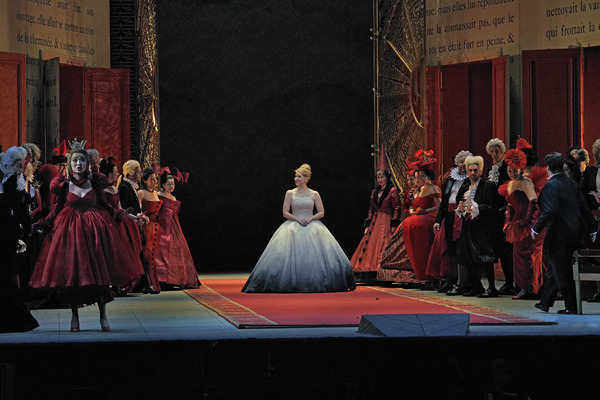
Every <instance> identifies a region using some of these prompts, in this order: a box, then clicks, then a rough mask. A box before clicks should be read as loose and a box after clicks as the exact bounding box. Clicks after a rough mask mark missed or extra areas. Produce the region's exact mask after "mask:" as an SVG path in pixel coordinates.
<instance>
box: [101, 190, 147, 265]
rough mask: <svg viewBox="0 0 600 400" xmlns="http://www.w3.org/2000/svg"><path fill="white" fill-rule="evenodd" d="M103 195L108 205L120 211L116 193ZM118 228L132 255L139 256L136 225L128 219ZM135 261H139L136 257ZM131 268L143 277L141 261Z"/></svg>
mask: <svg viewBox="0 0 600 400" xmlns="http://www.w3.org/2000/svg"><path fill="white" fill-rule="evenodd" d="M104 195H105V196H106V201H107V202H108V204H110V205H111V206H112V207H113V208H116V209H117V210H119V209H121V206H120V204H119V193H118V192H117V193H111V192H106V191H105V192H104ZM119 228H120V229H121V233H122V234H123V237H125V238H127V243H128V244H129V245H131V247H132V249H133V253H134V254H140V253H141V252H142V237H141V236H140V229H139V228H138V226H137V225H136V223H135V221H133V220H132V219H129V218H123V223H122V224H120V225H119ZM137 259H138V260H139V257H137ZM132 268H135V269H136V271H137V272H139V274H140V276H141V275H144V267H143V266H142V262H141V260H140V261H139V262H137V263H135V265H133V266H132Z"/></svg>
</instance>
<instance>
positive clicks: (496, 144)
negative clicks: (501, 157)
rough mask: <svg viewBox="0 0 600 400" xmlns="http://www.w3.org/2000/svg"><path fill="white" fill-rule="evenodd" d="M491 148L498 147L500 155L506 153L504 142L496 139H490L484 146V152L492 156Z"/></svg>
mask: <svg viewBox="0 0 600 400" xmlns="http://www.w3.org/2000/svg"><path fill="white" fill-rule="evenodd" d="M492 147H498V148H499V149H500V151H501V152H502V153H506V146H505V145H504V142H503V141H502V140H500V139H498V138H493V139H490V141H489V142H487V144H486V145H485V151H486V152H487V153H488V154H492Z"/></svg>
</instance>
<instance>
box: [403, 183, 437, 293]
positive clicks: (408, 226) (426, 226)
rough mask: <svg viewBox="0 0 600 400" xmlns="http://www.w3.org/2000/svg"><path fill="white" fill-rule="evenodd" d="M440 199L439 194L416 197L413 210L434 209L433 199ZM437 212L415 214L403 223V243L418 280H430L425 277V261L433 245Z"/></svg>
mask: <svg viewBox="0 0 600 400" xmlns="http://www.w3.org/2000/svg"><path fill="white" fill-rule="evenodd" d="M439 198H440V193H432V194H430V195H427V196H425V197H417V198H416V199H415V201H414V203H413V208H414V209H417V208H421V209H423V210H426V209H428V208H432V207H435V199H439ZM436 215H437V211H435V212H429V213H426V214H415V215H413V216H412V217H410V218H407V219H406V221H405V222H404V243H405V245H406V252H407V253H408V258H409V260H410V265H411V266H412V268H413V271H414V272H415V276H416V278H417V279H418V280H421V281H423V280H426V279H428V278H431V277H430V276H428V275H427V273H426V270H427V261H428V259H429V253H430V251H431V245H432V244H433V239H434V236H435V235H434V233H433V224H434V223H435V217H436Z"/></svg>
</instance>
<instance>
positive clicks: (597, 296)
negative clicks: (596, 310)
mask: <svg viewBox="0 0 600 400" xmlns="http://www.w3.org/2000/svg"><path fill="white" fill-rule="evenodd" d="M587 301H588V303H600V292H598V293H596V294H595V295H593V296H592V297H590V298H589V299H588V300H587Z"/></svg>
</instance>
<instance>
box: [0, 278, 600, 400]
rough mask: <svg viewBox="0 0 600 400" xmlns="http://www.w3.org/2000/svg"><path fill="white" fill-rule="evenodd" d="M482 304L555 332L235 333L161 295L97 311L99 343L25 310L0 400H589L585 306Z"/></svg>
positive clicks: (591, 367)
mask: <svg viewBox="0 0 600 400" xmlns="http://www.w3.org/2000/svg"><path fill="white" fill-rule="evenodd" d="M201 278H202V276H201ZM435 295H438V294H433V293H432V296H435ZM472 301H481V300H472ZM486 301H487V303H486V304H488V305H491V306H494V307H500V308H503V309H506V310H507V311H510V312H517V313H518V312H521V313H523V314H524V315H529V316H533V317H536V318H542V319H546V320H548V321H553V322H556V324H555V325H549V326H522V327H480V328H475V327H473V328H472V329H471V330H470V332H469V335H467V336H460V337H451V338H417V337H396V338H389V337H376V336H372V335H363V334H358V333H357V332H356V328H331V329H320V330H319V329H307V328H298V329H251V330H238V329H236V328H234V327H233V326H232V325H231V324H229V323H227V322H224V321H223V320H222V318H220V317H218V316H216V315H215V314H214V313H213V312H212V311H210V310H207V309H205V308H204V307H202V306H201V305H199V304H197V303H196V302H195V301H194V300H192V299H190V298H189V296H187V295H185V294H184V293H182V292H163V293H161V294H159V295H139V296H127V297H126V298H119V299H117V300H116V301H115V302H113V303H111V304H109V320H110V322H111V328H112V331H111V332H104V333H103V332H100V329H99V324H98V320H97V318H98V317H97V310H96V309H94V308H93V307H87V308H85V309H83V310H81V313H80V320H81V324H82V332H79V333H71V332H68V325H69V312H68V310H36V311H34V315H35V316H36V318H37V319H38V321H39V322H40V328H38V329H36V330H35V331H33V332H28V333H23V334H0V373H1V377H0V385H1V390H0V399H5V398H10V397H9V396H10V395H11V392H12V398H14V399H49V398H50V399H122V398H142V399H203V398H206V399H213V398H214V399H271V398H273V399H380V398H383V399H387V398H400V399H527V398H530V399H554V398H557V399H558V398H561V399H565V398H568V399H587V398H590V399H592V398H594V399H595V398H597V394H598V387H599V386H598V384H597V382H598V377H600V341H599V337H598V336H597V334H598V333H600V330H599V329H598V321H599V320H600V318H599V317H600V313H599V312H598V311H599V310H597V309H596V308H594V307H596V306H595V305H594V306H593V307H592V306H588V305H586V306H585V307H586V308H585V309H584V311H586V310H587V311H588V312H589V313H590V314H587V315H584V316H566V317H565V316H560V317H559V316H557V315H556V314H540V313H538V312H537V311H535V310H533V304H534V303H533V302H516V301H512V302H511V300H510V299H497V301H496V302H495V303H491V304H490V299H487V300H486ZM515 303H518V304H515ZM521 307H522V311H519V309H520V308H521ZM567 318H570V319H567ZM96 325H98V326H96ZM590 390H594V392H593V393H590Z"/></svg>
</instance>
